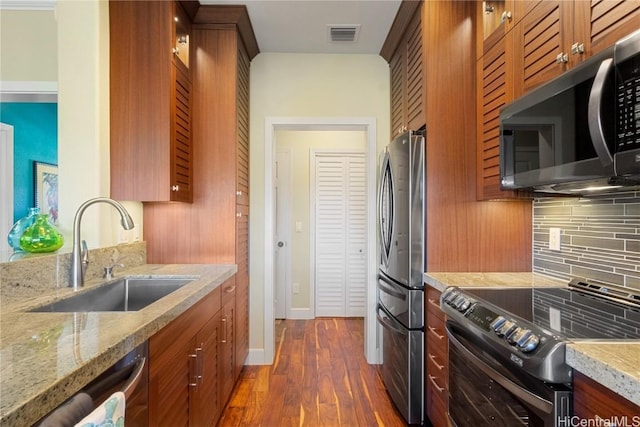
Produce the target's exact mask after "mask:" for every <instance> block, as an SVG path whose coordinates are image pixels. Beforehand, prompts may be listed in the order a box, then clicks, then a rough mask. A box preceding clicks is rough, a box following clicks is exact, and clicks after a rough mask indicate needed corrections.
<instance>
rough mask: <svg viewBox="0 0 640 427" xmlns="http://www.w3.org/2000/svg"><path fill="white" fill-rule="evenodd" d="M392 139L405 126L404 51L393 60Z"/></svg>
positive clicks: (399, 51)
mask: <svg viewBox="0 0 640 427" xmlns="http://www.w3.org/2000/svg"><path fill="white" fill-rule="evenodd" d="M389 69H390V75H391V137H392V138H393V137H394V136H395V135H397V134H398V133H400V132H401V131H402V127H403V124H404V121H405V120H404V96H405V95H404V82H405V80H404V77H403V76H404V54H403V52H402V49H400V48H399V49H398V51H397V52H396V53H395V54H394V55H393V57H392V58H391V62H390V63H389Z"/></svg>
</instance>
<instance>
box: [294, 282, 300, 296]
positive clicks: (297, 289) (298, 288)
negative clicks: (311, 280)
mask: <svg viewBox="0 0 640 427" xmlns="http://www.w3.org/2000/svg"><path fill="white" fill-rule="evenodd" d="M293 293H294V294H299V293H300V284H299V283H294V284H293Z"/></svg>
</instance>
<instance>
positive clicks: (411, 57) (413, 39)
mask: <svg viewBox="0 0 640 427" xmlns="http://www.w3.org/2000/svg"><path fill="white" fill-rule="evenodd" d="M407 35H408V38H407V77H406V79H407V107H406V108H407V123H408V126H409V129H420V128H421V127H422V126H423V125H424V124H425V115H424V110H423V104H424V103H423V96H424V91H423V88H424V85H423V82H422V80H423V78H422V71H423V67H422V14H421V13H416V14H415V16H414V17H413V20H412V21H411V25H410V27H409V28H408V29H407Z"/></svg>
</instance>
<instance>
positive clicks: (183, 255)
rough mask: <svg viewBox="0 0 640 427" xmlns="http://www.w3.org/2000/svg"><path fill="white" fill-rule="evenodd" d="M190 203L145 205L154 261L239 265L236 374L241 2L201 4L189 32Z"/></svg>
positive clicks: (237, 364)
mask: <svg viewBox="0 0 640 427" xmlns="http://www.w3.org/2000/svg"><path fill="white" fill-rule="evenodd" d="M190 45H191V53H190V61H191V79H192V88H193V89H192V92H193V93H192V103H193V104H192V105H193V113H192V139H193V176H194V179H193V182H194V185H193V202H192V203H190V204H188V203H170V204H169V203H145V205H144V240H145V241H146V242H147V258H148V262H149V263H163V264H164V263H217V264H237V266H238V271H237V274H236V276H235V277H236V279H235V288H233V289H229V295H226V296H223V299H224V298H228V299H230V300H233V299H234V298H235V305H234V306H233V309H232V310H231V313H233V319H229V321H230V323H229V325H233V327H232V328H231V327H230V326H229V331H228V332H229V333H232V334H233V345H234V347H235V351H234V352H233V355H234V357H233V360H232V364H233V369H231V371H232V372H231V374H232V375H233V380H234V381H235V379H236V378H237V376H238V375H239V374H240V370H241V369H242V365H243V364H244V361H245V359H246V356H247V354H248V349H249V319H248V317H249V312H248V307H249V303H248V297H249V290H248V289H249V271H248V269H249V265H248V257H249V248H248V241H249V240H248V239H249V237H248V215H249V65H250V61H251V59H252V58H253V57H254V56H255V55H257V53H258V45H257V42H256V40H255V36H254V34H253V30H252V28H251V23H250V21H249V17H248V14H247V11H246V8H245V7H244V6H200V7H199V8H198V9H197V12H196V13H195V15H194V16H193V20H192V33H191V40H190Z"/></svg>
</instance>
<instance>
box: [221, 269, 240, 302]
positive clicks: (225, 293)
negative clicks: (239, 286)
mask: <svg viewBox="0 0 640 427" xmlns="http://www.w3.org/2000/svg"><path fill="white" fill-rule="evenodd" d="M219 289H220V293H221V295H222V306H223V307H224V305H225V304H227V303H228V302H229V301H232V300H233V299H234V298H235V296H236V276H235V275H234V276H233V277H232V278H231V279H229V280H227V281H226V282H224V283H223V284H222V285H221V286H220V288H219Z"/></svg>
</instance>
